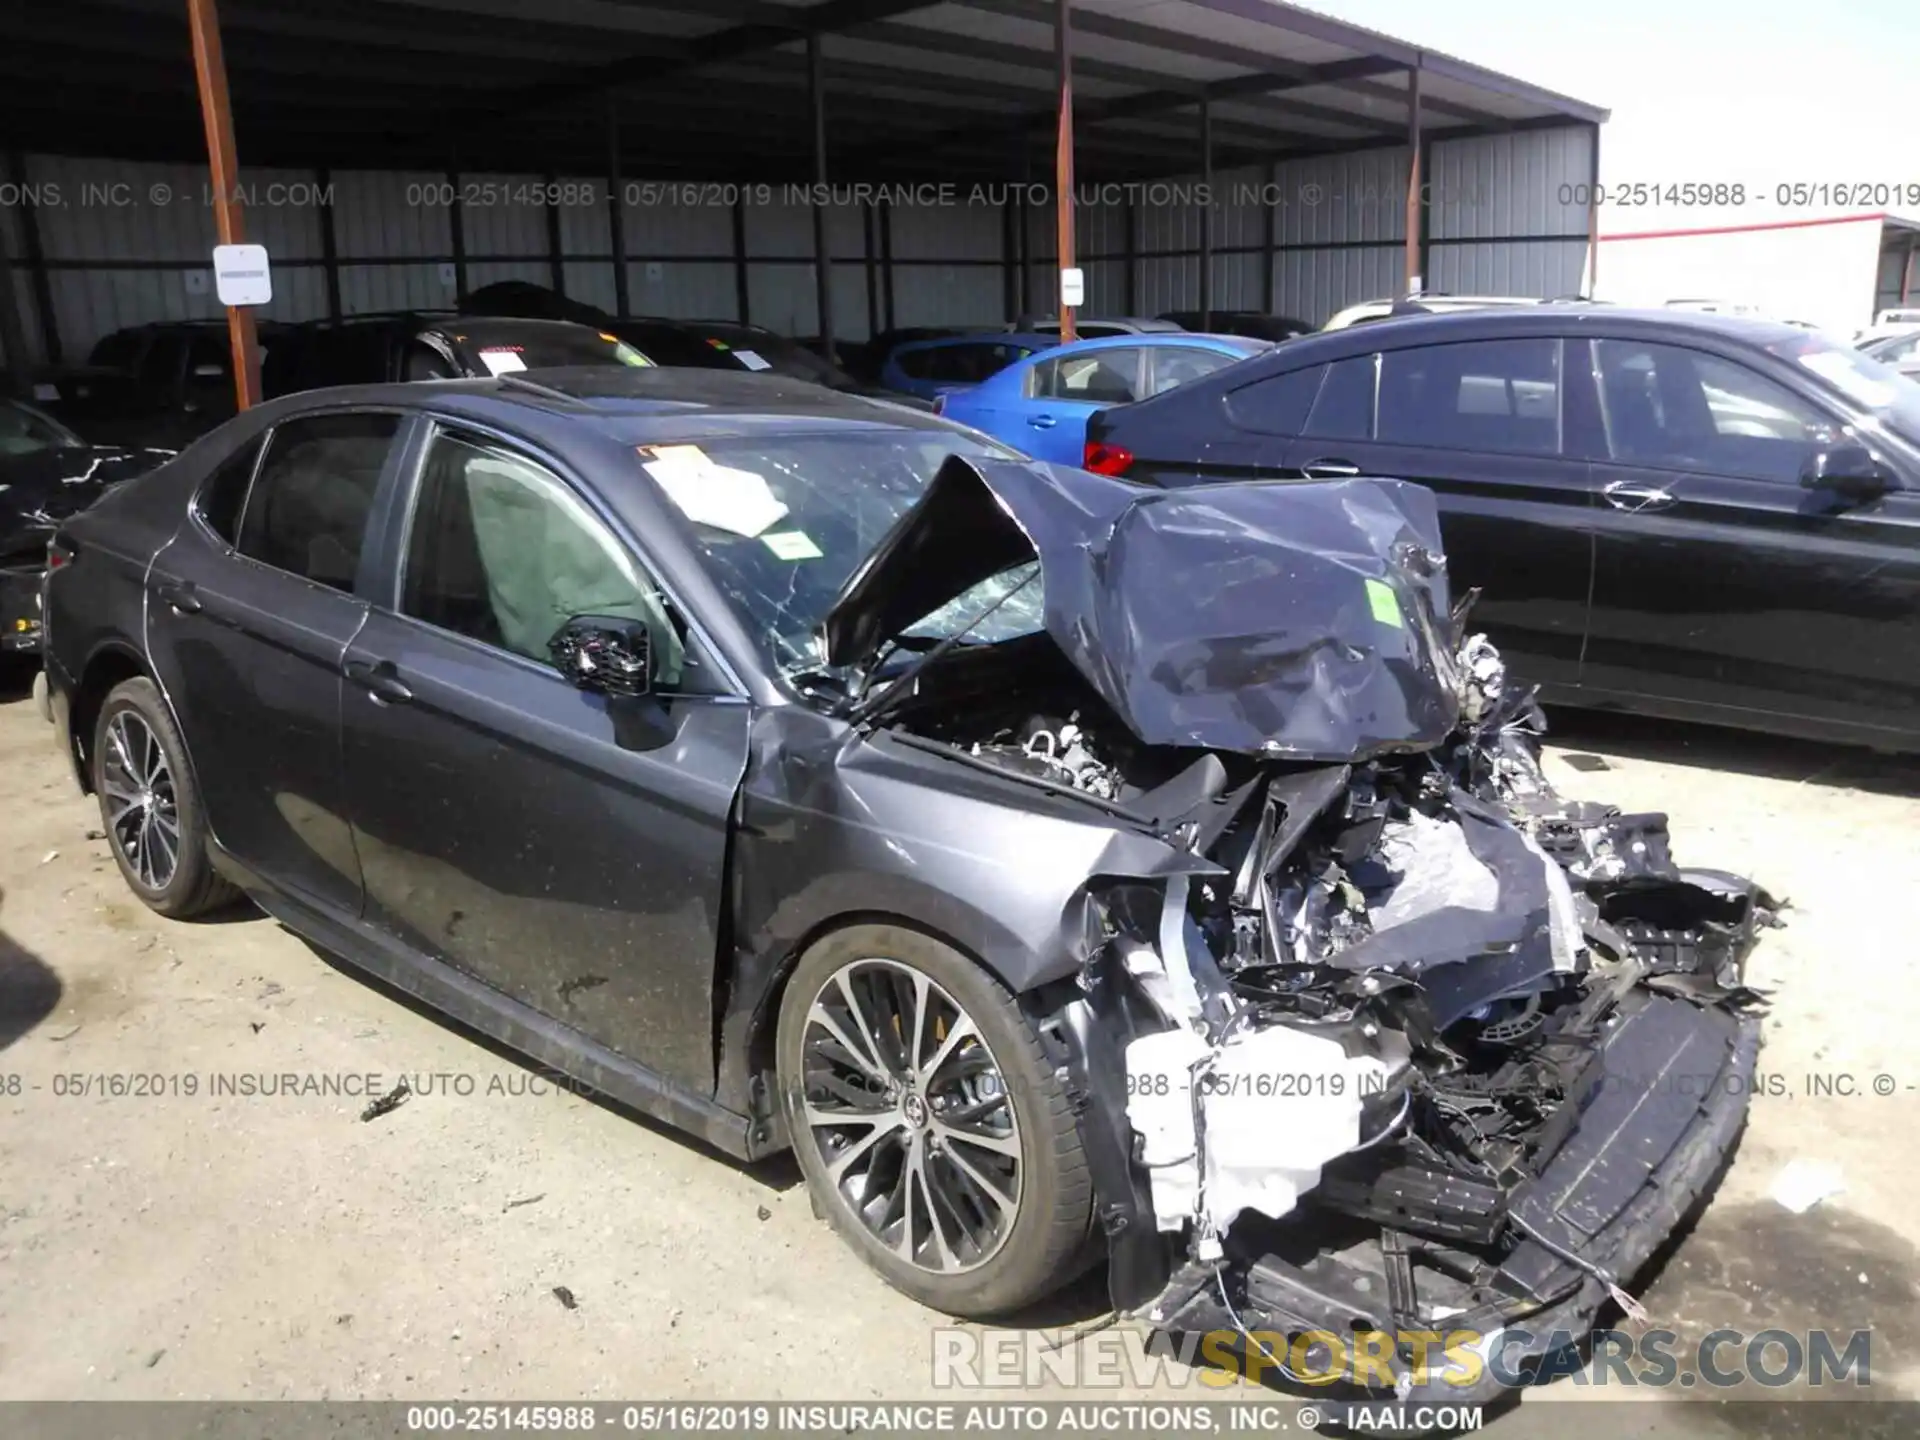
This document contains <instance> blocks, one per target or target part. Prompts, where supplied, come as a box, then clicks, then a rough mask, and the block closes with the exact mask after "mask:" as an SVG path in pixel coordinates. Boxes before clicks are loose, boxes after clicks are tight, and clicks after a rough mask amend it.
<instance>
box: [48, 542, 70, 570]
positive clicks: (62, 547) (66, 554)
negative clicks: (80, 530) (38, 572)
mask: <svg viewBox="0 0 1920 1440" xmlns="http://www.w3.org/2000/svg"><path fill="white" fill-rule="evenodd" d="M73 561H74V549H73V546H72V544H71V543H69V542H68V541H65V540H62V539H60V538H59V536H57V535H56V536H55V537H54V538H53V539H51V540H49V541H48V542H47V573H48V574H49V575H51V574H52V573H53V572H54V571H56V570H64V569H66V568H67V566H69V565H71V564H72V563H73Z"/></svg>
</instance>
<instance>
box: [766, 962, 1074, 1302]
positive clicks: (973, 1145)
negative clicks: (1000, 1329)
mask: <svg viewBox="0 0 1920 1440" xmlns="http://www.w3.org/2000/svg"><path fill="white" fill-rule="evenodd" d="M776 1055H777V1065H778V1070H779V1079H780V1094H781V1103H782V1105H783V1106H784V1107H785V1110H786V1117H787V1130H788V1134H789V1135H790V1136H791V1138H792V1141H793V1148H794V1152H795V1154H796V1155H797V1156H798V1157H799V1161H800V1168H801V1170H802V1171H803V1172H804V1173H805V1175H806V1178H807V1186H808V1188H809V1189H810V1190H811V1191H812V1193H813V1197H814V1201H815V1203H816V1205H817V1207H818V1208H819V1210H820V1211H821V1212H822V1213H824V1214H825V1215H826V1217H827V1219H828V1221H829V1222H830V1223H831V1224H832V1225H833V1228H834V1229H835V1230H837V1231H838V1232H839V1233H840V1236H841V1238H842V1239H844V1240H845V1241H846V1242H847V1243H848V1244H849V1245H851V1246H852V1247H853V1248H854V1249H855V1250H856V1251H858V1252H859V1254H860V1256H861V1258H862V1259H864V1260H865V1261H866V1262H867V1263H868V1264H869V1265H871V1266H872V1267H873V1268H874V1269H875V1270H877V1271H879V1272H880V1274H881V1275H883V1276H885V1277H886V1279H887V1280H888V1281H889V1282H890V1283H892V1284H893V1285H894V1286H895V1287H896V1288H898V1289H900V1290H903V1291H905V1292H906V1293H907V1294H909V1295H911V1296H913V1297H914V1298H915V1299H916V1300H919V1301H921V1302H922V1303H923V1304H926V1305H930V1306H932V1307H933V1308H934V1309H937V1310H942V1311H945V1312H946V1313H948V1314H951V1315H958V1316H965V1317H969V1318H984V1317H987V1316H993V1315H1000V1314H1005V1313H1006V1312H1008V1311H1011V1310H1017V1309H1019V1308H1021V1307H1022V1306H1025V1305H1030V1304H1032V1303H1033V1302H1034V1301H1036V1300H1039V1299H1042V1298H1043V1297H1045V1296H1046V1295H1049V1294H1051V1293H1052V1292H1053V1291H1055V1290H1057V1289H1059V1288H1060V1287H1061V1286H1062V1285H1064V1284H1065V1283H1066V1282H1067V1281H1069V1280H1071V1279H1073V1278H1074V1276H1075V1275H1076V1274H1077V1273H1078V1272H1079V1271H1080V1270H1082V1269H1084V1268H1085V1265H1086V1263H1087V1260H1088V1257H1089V1247H1088V1244H1087V1241H1088V1235H1089V1230H1090V1217H1091V1214H1092V1205H1093V1199H1092V1185H1091V1182H1090V1181H1089V1179H1088V1175H1087V1166H1086V1160H1085V1157H1084V1156H1083V1155H1082V1153H1081V1148H1080V1136H1079V1132H1078V1130H1077V1129H1076V1128H1075V1125H1074V1121H1073V1115H1072V1112H1071V1110H1070V1108H1069V1106H1068V1103H1067V1098H1066V1095H1065V1092H1064V1091H1063V1090H1062V1088H1061V1086H1060V1083H1059V1081H1058V1080H1057V1079H1056V1078H1055V1076H1054V1074H1053V1071H1052V1069H1051V1067H1049V1066H1048V1064H1047V1063H1046V1060H1045V1058H1044V1056H1043V1055H1042V1054H1041V1050H1040V1045H1039V1041H1038V1039H1037V1038H1036V1037H1035V1035H1034V1033H1033V1030H1032V1028H1031V1027H1030V1026H1029V1025H1028V1023H1027V1021H1026V1019H1025V1017H1024V1016H1023V1015H1022V1014H1021V1013H1020V1010H1019V1007H1018V1006H1017V1005H1016V1004H1015V1003H1014V999H1013V997H1012V996H1011V995H1009V994H1008V993H1007V991H1006V990H1005V989H1004V988H1003V987H1001V986H1000V985H999V984H998V983H997V982H996V981H995V980H994V979H993V978H992V977H991V976H989V975H988V974H987V973H986V972H985V971H983V970H982V969H981V968H980V967H979V966H977V965H975V964H974V963H973V962H972V961H970V960H968V959H967V958H966V957H965V956H964V955H962V954H960V952H959V951H957V950H955V949H953V947H951V946H949V945H945V944H943V943H941V942H940V941H938V940H935V939H933V938H931V937H930V936H927V935H923V934H921V933H919V932H918V931H914V930H907V929H903V928H900V927H897V926H891V925H861V926H855V927H851V928H849V929H846V930H841V931H838V932H836V933H834V934H832V935H829V936H827V937H826V938H825V939H823V940H821V941H820V942H819V943H817V944H816V945H814V946H813V947H812V948H811V949H810V950H808V951H807V953H806V954H805V955H804V956H802V957H801V960H800V963H799V965H798V966H797V967H796V969H795V970H794V974H793V978H792V979H791V981H789V983H788V985H787V989H786V993H785V995H784V996H783V997H782V1001H781V1006H780V1021H779V1032H778V1037H777V1042H776Z"/></svg>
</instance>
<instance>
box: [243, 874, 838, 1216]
mask: <svg viewBox="0 0 1920 1440" xmlns="http://www.w3.org/2000/svg"><path fill="white" fill-rule="evenodd" d="M234 908H235V909H237V910H239V911H240V917H239V918H242V919H244V918H247V917H248V916H249V915H258V914H260V912H259V911H258V910H255V909H254V908H253V907H252V906H251V905H250V904H248V905H245V906H236V907H234ZM222 914H223V915H224V914H225V912H224V911H223V912H222ZM275 923H278V922H275ZM281 928H282V929H286V927H285V926H282V927H281ZM287 934H289V935H291V936H293V938H294V939H296V940H298V941H299V942H300V943H301V944H302V945H304V946H306V947H307V949H309V950H311V951H312V952H313V953H314V954H315V955H316V956H318V957H319V959H320V960H321V961H322V962H324V963H325V964H326V965H327V967H328V968H329V969H331V970H334V971H335V972H337V973H338V974H339V975H341V976H342V977H343V978H345V979H349V980H352V981H354V982H356V983H358V984H361V985H364V986H366V987H367V988H368V989H370V990H374V991H377V992H379V993H380V994H381V995H383V996H385V997H386V998H387V999H388V1000H391V1001H392V1002H393V1003H395V1004H396V1005H401V1006H404V1007H405V1008H406V1009H408V1010H410V1011H412V1012H413V1013H414V1014H415V1015H418V1016H420V1017H421V1018H422V1019H424V1020H430V1021H432V1022H433V1023H434V1024H435V1025H438V1026H440V1027H441V1028H443V1029H445V1030H449V1031H451V1032H452V1033H454V1034H456V1035H459V1036H461V1037H462V1038H464V1039H466V1040H468V1041H469V1042H471V1043H472V1044H475V1045H478V1046H479V1047H480V1048H481V1049H483V1050H485V1051H486V1052H487V1053H488V1054H490V1055H493V1056H495V1057H496V1058H498V1059H501V1060H505V1061H508V1062H509V1063H511V1064H513V1065H516V1066H518V1067H519V1068H520V1069H521V1070H523V1071H524V1072H525V1073H526V1074H527V1076H528V1077H530V1078H531V1079H534V1080H538V1081H540V1082H541V1083H543V1084H547V1085H551V1086H552V1087H554V1088H555V1089H556V1090H568V1091H571V1092H572V1093H574V1094H576V1095H578V1096H580V1097H581V1098H582V1099H585V1100H590V1101H592V1102H593V1103H594V1104H595V1105H598V1106H599V1107H600V1108H601V1109H603V1110H608V1111H611V1112H612V1113H613V1114H615V1115H618V1116H619V1117H620V1118H621V1119H623V1120H626V1121H629V1122H631V1123H632V1124H635V1125H639V1126H642V1127H644V1128H645V1129H647V1130H651V1131H652V1132H653V1133H654V1134H656V1135H661V1136H664V1137H666V1138H667V1139H670V1140H673V1141H676V1142H678V1143H679V1144H682V1145H685V1146H687V1147H688V1148H690V1149H693V1150H697V1151H699V1152H700V1153H702V1154H703V1155H706V1156H708V1157H710V1158H711V1159H712V1160H714V1161H715V1162H716V1163H718V1164H722V1165H730V1166H732V1167H733V1168H734V1169H736V1170H738V1171H740V1172H741V1173H742V1174H743V1175H746V1176H748V1177H750V1178H751V1179H753V1180H755V1181H756V1182H758V1183H759V1184H761V1185H763V1186H765V1187H766V1188H767V1189H769V1190H772V1191H774V1192H776V1193H780V1192H785V1191H787V1190H791V1189H793V1188H795V1187H796V1186H800V1185H802V1184H804V1181H803V1179H802V1177H801V1174H800V1166H799V1165H798V1164H797V1163H796V1162H795V1161H794V1159H793V1156H792V1155H791V1154H790V1153H788V1152H784V1151H783V1152H782V1153H780V1154H778V1155H770V1156H768V1157H767V1158H766V1159H764V1160H759V1161H754V1162H752V1163H748V1162H746V1161H742V1160H739V1159H736V1158H735V1157H734V1156H732V1155H729V1154H727V1153H726V1152H725V1151H724V1150H720V1149H717V1148H716V1147H714V1146H712V1145H710V1144H708V1143H707V1142H706V1141H705V1140H702V1139H701V1138H700V1137H699V1136H698V1135H695V1134H694V1133H692V1132H691V1131H689V1130H682V1129H679V1128H678V1127H676V1126H673V1125H669V1124H667V1123H666V1122H665V1121H663V1120H657V1119H655V1118H654V1117H653V1116H651V1115H648V1114H645V1113H644V1112H642V1111H639V1110H635V1109H634V1108H632V1107H631V1106H629V1105H626V1104H623V1103H622V1102H621V1101H618V1100H615V1099H614V1098H613V1097H611V1096H609V1095H602V1094H601V1093H600V1092H599V1091H597V1090H594V1089H593V1088H591V1087H590V1086H587V1085H583V1084H582V1083H581V1082H580V1081H578V1080H575V1079H573V1078H571V1077H570V1076H566V1075H562V1074H561V1073H560V1072H559V1071H557V1070H554V1069H553V1068H551V1067H550V1066H546V1065H542V1064H541V1063H540V1062H539V1061H537V1060H535V1059H533V1058H532V1057H530V1056H528V1055H526V1054H524V1053H522V1052H521V1051H519V1050H516V1049H514V1048H513V1047H512V1046H511V1045H508V1044H506V1043H505V1042H504V1041H501V1040H496V1039H495V1038H494V1037H493V1036H491V1035H488V1034H485V1033H484V1032H482V1031H479V1030H476V1029H474V1028H473V1027H472V1026H470V1025H466V1024H464V1023H462V1022H461V1021H459V1020H457V1019H455V1018H454V1017H453V1016H451V1015H449V1014H447V1012H446V1011H444V1010H441V1009H439V1008H437V1007H435V1006H433V1005H429V1004H428V1003H427V1002H426V1001H424V1000H421V999H419V998H418V997H417V996H414V995H410V994H409V993H407V992H406V991H405V990H402V989H400V988H399V987H398V986H397V985H392V984H390V983H388V982H387V981H385V980H382V979H381V978H380V977H379V976H377V975H372V974H369V973H368V972H367V971H365V970H362V969H361V968H360V967H359V966H357V965H355V964H354V963H353V962H352V961H350V960H347V959H344V958H342V957H341V956H339V955H336V954H335V953H334V952H333V951H331V950H328V949H327V948H326V947H325V946H322V945H318V944H316V943H315V942H313V941H312V940H309V939H308V938H307V937H306V936H304V935H301V934H299V933H298V932H296V931H293V930H287Z"/></svg>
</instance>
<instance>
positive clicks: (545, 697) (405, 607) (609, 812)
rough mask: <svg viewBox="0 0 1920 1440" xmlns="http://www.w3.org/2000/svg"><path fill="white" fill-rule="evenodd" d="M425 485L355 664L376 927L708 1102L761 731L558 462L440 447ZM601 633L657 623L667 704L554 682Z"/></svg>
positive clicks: (363, 822)
mask: <svg viewBox="0 0 1920 1440" xmlns="http://www.w3.org/2000/svg"><path fill="white" fill-rule="evenodd" d="M417 468H418V476H419V478H418V482H417V493H416V498H415V500H414V502H413V506H412V519H411V522H410V523H409V524H408V525H406V526H405V527H403V528H404V529H405V531H406V534H407V539H406V543H405V553H404V555H401V554H399V550H400V546H399V545H398V544H397V543H396V544H393V545H392V546H391V547H390V548H391V550H392V552H393V553H394V559H393V560H392V561H390V562H389V571H388V573H387V574H386V575H385V576H384V577H383V578H382V579H381V580H380V581H378V582H377V583H376V584H375V585H374V587H373V589H372V590H371V591H370V592H369V594H370V597H371V598H372V599H374V601H375V602H376V603H375V604H374V606H373V610H372V614H371V615H370V617H369V618H368V620H367V623H366V625H365V627H364V628H363V629H361V630H360V631H359V632H358V633H357V634H356V635H355V637H354V639H353V643H352V645H351V646H350V648H348V650H347V652H346V655H345V657H344V669H345V673H346V677H347V678H346V686H345V694H344V698H343V704H344V721H343V733H344V747H343V748H344V754H345V768H346V779H347V789H348V796H349V802H350V808H351V812H352V819H353V840H354V844H355V846H356V849H357V851H358V853H359V856H360V859H361V864H362V866H363V867H364V870H365V874H366V895H367V901H366V915H365V918H366V920H367V921H368V922H369V923H371V924H373V925H375V926H377V927H379V928H380V929H382V930H385V931H386V932H387V933H389V934H391V935H394V936H396V937H397V938H399V939H400V940H402V941H403V942H404V943H406V944H407V945H408V946H410V947H412V948H413V949H414V950H415V951H416V952H417V953H419V954H421V955H423V956H425V957H428V958H430V959H434V960H438V961H440V962H442V963H444V964H446V965H449V966H451V967H453V968H454V969H457V970H459V971H461V972H463V973H465V974H467V975H469V976H472V977H473V978H475V979H477V980H479V981H481V982H482V983H483V984H485V985H487V986H488V987H490V988H491V989H493V990H494V991H496V992H498V993H499V994H501V995H504V996H506V997H508V998H509V999H512V1000H515V1001H518V1002H520V1003H521V1004H523V1005H526V1006H529V1007H531V1008H532V1009H534V1010H536V1011H538V1012H540V1013H541V1014H543V1015H547V1016H550V1017H552V1018H554V1019H556V1020H558V1021H560V1022H561V1023H563V1024H565V1025H567V1026H569V1027H571V1028H572V1029H574V1030H576V1031H578V1032H579V1033H581V1034H583V1035H585V1036H587V1037H588V1038H589V1039H591V1040H594V1041H596V1042H598V1043H599V1044H601V1045H603V1046H605V1047H607V1048H609V1049H611V1050H613V1051H615V1052H617V1053H618V1054H620V1055H622V1056H625V1057H627V1058H628V1059H631V1060H636V1061H639V1062H640V1063H642V1064H645V1065H648V1066H650V1067H652V1068H653V1069H655V1070H657V1071H659V1072H661V1073H662V1074H665V1075H666V1076H668V1077H669V1078H671V1079H673V1080H674V1081H676V1082H678V1083H680V1084H682V1085H685V1086H687V1087H689V1088H692V1089H694V1090H697V1091H699V1092H700V1093H703V1094H711V1093H712V1090H713V1083H714V1069H713V1066H714V1052H713V996H714V966H715V959H716V954H717V951H718V948H719V945H720V941H721V928H722V922H721V916H722V907H723V905H724V903H725V895H724V882H725V875H726V855H727V837H728V827H729V824H730V818H731V816H732V813H733V802H734V794H735V791H736V789H737V787H738V785H739V781H740V777H741V775H742V773H743V772H744V769H745V766H746V753H747V728H748V722H749V718H750V716H751V709H750V707H749V705H748V704H747V702H746V701H745V699H744V698H742V697H741V696H740V695H739V694H738V693H737V692H736V691H735V689H734V687H733V686H732V685H731V683H730V682H729V681H728V680H727V679H726V678H724V676H723V675H722V671H721V666H720V664H719V662H718V661H717V660H716V659H715V658H713V656H712V654H711V652H709V651H708V650H706V649H705V648H704V647H703V645H702V644H701V642H700V641H699V639H698V637H697V635H696V634H695V633H694V632H693V631H692V630H690V629H689V627H688V625H687V623H686V620H685V618H684V616H683V615H682V614H681V613H680V612H678V611H677V610H676V609H675V608H674V607H673V605H672V603H671V602H670V601H669V600H668V599H667V598H666V597H665V596H664V594H663V593H662V592H661V591H660V589H659V587H658V586H657V585H656V584H655V583H654V581H653V580H652V579H651V578H650V576H649V573H648V570H647V567H646V566H645V565H644V564H643V562H642V560H641V557H640V555H639V554H638V552H637V551H636V550H635V549H634V548H633V547H632V546H631V545H630V544H629V543H628V541H627V540H626V539H625V538H623V537H622V536H621V535H619V534H618V533H617V531H616V530H615V528H614V527H613V526H612V525H610V524H609V523H608V521H607V520H606V519H605V518H604V517H603V516H602V515H601V514H600V513H599V512H598V511H597V510H596V509H595V508H594V507H593V506H592V504H591V503H590V501H589V498H588V492H587V491H586V490H585V489H583V488H581V487H578V486H577V485H576V484H575V483H574V482H573V481H572V480H571V479H569V478H566V477H564V476H563V474H562V473H561V470H560V467H559V466H558V465H557V464H555V463H553V462H551V461H549V460H547V459H544V458H542V457H540V456H538V455H536V454H534V453H531V452H530V451H529V450H527V449H525V448H523V447H521V446H520V445H519V444H518V443H516V442H511V441H507V440H505V439H502V438H500V437H497V436H491V435H487V434H483V433H479V432H476V431H467V430H461V429H451V428H449V429H436V430H435V431H434V432H433V434H432V435H431V436H430V437H429V438H428V439H427V442H426V445H425V448H424V453H423V458H422V459H421V461H420V462H419V464H418V467H417ZM634 483H639V477H638V476H635V477H634ZM396 513H399V514H404V513H405V508H404V507H401V508H400V509H398V510H396ZM396 567H397V569H398V571H399V573H398V575H397V577H396V576H395V575H394V574H393V573H391V572H392V569H393V568H396ZM585 613H593V614H604V615H619V616H625V617H628V618H632V619H639V620H642V621H644V622H645V623H646V625H647V627H648V629H649V631H650V633H651V635H652V639H653V654H654V658H655V662H656V667H655V674H654V677H653V678H654V685H655V693H654V695H652V696H650V697H645V698H643V699H641V700H638V701H631V702H610V701H609V700H608V699H607V697H606V696H604V695H598V694H591V693H588V692H585V691H582V690H578V689H575V688H574V687H573V686H572V685H571V684H570V683H568V681H566V680H565V679H564V678H562V676H561V675H560V673H559V671H558V670H557V669H556V668H555V667H554V665H553V663H552V661H551V659H550V658H549V656H548V652H547V644H548V641H549V640H550V639H551V638H552V636H553V634H554V632H555V631H557V630H558V629H559V628H560V626H561V625H562V623H563V622H564V621H565V620H566V619H567V618H568V617H570V616H572V615H575V614H585Z"/></svg>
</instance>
